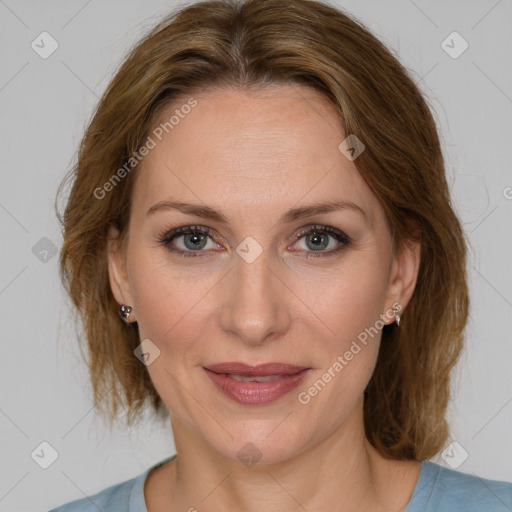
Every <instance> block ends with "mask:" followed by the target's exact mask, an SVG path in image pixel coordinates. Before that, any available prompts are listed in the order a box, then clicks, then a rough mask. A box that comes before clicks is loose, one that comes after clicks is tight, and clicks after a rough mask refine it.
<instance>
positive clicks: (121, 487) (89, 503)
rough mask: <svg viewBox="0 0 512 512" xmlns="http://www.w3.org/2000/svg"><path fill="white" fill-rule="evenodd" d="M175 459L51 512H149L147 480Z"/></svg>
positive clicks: (162, 461)
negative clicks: (145, 498)
mask: <svg viewBox="0 0 512 512" xmlns="http://www.w3.org/2000/svg"><path fill="white" fill-rule="evenodd" d="M174 458H176V455H172V456H170V457H167V458H165V459H163V460H161V461H159V462H157V463H156V464H153V466H151V467H150V468H148V469H147V470H146V471H144V472H143V473H141V474H140V475H138V476H136V477H134V478H131V479H130V480H125V481H124V482H120V483H118V484H115V485H111V486H110V487H107V488H105V489H103V490H102V491H100V492H98V493H96V494H94V495H92V496H87V497H85V498H81V499H78V500H74V501H70V502H69V503H65V504H64V505H61V506H60V507H57V508H54V509H52V510H50V511H49V512H98V511H99V510H101V512H147V508H146V502H145V500H144V483H145V481H146V478H147V476H148V475H149V473H150V472H151V471H153V470H154V469H156V468H158V467H160V466H162V465H164V464H165V463H166V462H169V461H171V460H173V459H174Z"/></svg>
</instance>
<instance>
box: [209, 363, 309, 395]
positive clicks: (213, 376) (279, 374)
mask: <svg viewBox="0 0 512 512" xmlns="http://www.w3.org/2000/svg"><path fill="white" fill-rule="evenodd" d="M203 370H204V371H205V372H206V374H207V376H208V377H209V378H210V380H211V381H212V382H213V384H214V385H215V386H216V388H217V389H218V390H219V391H221V392H222V393H223V394H224V395H225V396H227V397H228V398H230V399H231V400H234V401H236V402H238V403H241V404H247V405H258V404H259V405H261V404H267V403H270V402H274V401H275V400H278V399H279V398H281V397H283V396H284V395H286V394H287V393H289V392H290V391H292V390H293V389H294V388H296V387H297V386H299V384H300V383H301V382H302V380H303V379H304V378H305V377H306V375H307V374H308V373H309V371H310V370H312V369H311V368H310V367H307V366H297V365H292V364H286V363H266V364H260V365H257V366H251V365H248V364H245V363H238V362H230V363H219V364H214V365H208V366H206V367H203Z"/></svg>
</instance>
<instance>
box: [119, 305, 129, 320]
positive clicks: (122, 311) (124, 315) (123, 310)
mask: <svg viewBox="0 0 512 512" xmlns="http://www.w3.org/2000/svg"><path fill="white" fill-rule="evenodd" d="M131 312H132V308H131V307H130V306H127V305H126V304H123V305H121V306H120V307H119V310H118V313H119V317H120V318H121V320H122V321H123V322H125V323H127V324H129V323H131V322H129V321H128V319H129V318H130V313H131Z"/></svg>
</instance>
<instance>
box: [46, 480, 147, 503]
mask: <svg viewBox="0 0 512 512" xmlns="http://www.w3.org/2000/svg"><path fill="white" fill-rule="evenodd" d="M142 476H143V475H140V476H138V477H135V478H132V479H130V480H126V481H124V482H121V483H118V484H115V485H111V486H110V487H107V488H105V489H103V490H102V491H100V492H98V493H96V494H94V495H92V496H87V497H85V498H81V499H77V500H74V501H70V502H69V503H65V504H64V505H61V506H60V507H57V508H55V509H52V510H50V511H49V512H98V510H101V511H102V512H124V511H126V512H128V510H129V506H130V497H131V495H132V490H133V489H134V487H135V484H136V483H137V482H138V481H139V480H140V479H141V477H142ZM141 512H142V511H141Z"/></svg>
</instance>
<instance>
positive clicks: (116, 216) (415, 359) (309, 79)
mask: <svg viewBox="0 0 512 512" xmlns="http://www.w3.org/2000/svg"><path fill="white" fill-rule="evenodd" d="M273 84H296V85H303V86H308V87H313V88H314V89H315V90H317V91H319V92H320V93H321V94H322V95H323V96H324V97H325V98H326V99H328V100H329V101H330V102H331V104H332V105H333V106H334V107H335V108H336V111H337V112H338V113H339V117H340V120H341V122H342V125H343V127H344V130H345V133H346V134H354V135H356V136H357V137H358V138H359V139H360V140H362V141H363V142H364V144H365V146H366V150H365V151H364V152H363V153H362V154H361V155H360V156H359V157H358V158H357V160H355V161H354V164H355V166H356V168H357V170H358V171H359V173H360V175H361V176H362V177H363V179H364V180H365V182H366V183H367V185H368V186H369V188H370V189H371V190H372V192H373V193H374V194H375V195H376V197H377V198H378V200H379V202H380V203H381V205H382V207H383V209H384V211H385V214H386V218H387V222H388V224H389V226H390V228H391V233H392V235H393V241H394V248H395V250H400V249H401V248H402V247H403V245H404V244H405V243H407V242H408V241H410V240H416V241H418V242H419V243H420V245H421V262H420V267H419V275H418V280H417V283H416V288H415V291H414V293H413V295H412V298H411V300H410V302H409V304H408V307H407V309H406V312H405V315H404V317H403V320H402V323H401V325H400V327H399V328H398V329H397V328H396V325H394V324H392V325H386V326H385V327H384V329H383V332H382V342H381V346H380V351H379V354H378V359H377V363H376V367H375V371H374V373H373V375H372V377H371V379H370V381H369V383H368V386H367V388H366V390H365V394H364V426H365V434H366V437H367V439H368V440H369V442H370V443H371V444H372V445H373V446H374V447H375V448H376V449H377V450H378V451H379V453H381V454H382V455H383V456H385V457H387V458H394V459H415V460H424V459H428V458H431V457H432V456H434V455H435V454H436V453H437V452H438V451H439V450H440V449H442V447H443V446H444V443H445V442H446V440H447V437H448V435H449V429H448V424H447V421H446V418H445V415H446V409H447V405H448V401H449V397H450V393H449V384H450V371H451V369H452V368H453V367H454V365H455V364H456V362H457V360H458V358H459V355H460V352H461V349H462V347H463V341H464V329H465V325H466V322H467V317H468V307H469V297H468V288H467V273H466V272H467V271H466V252H467V249H466V240H465V236H464V233H463V230H462V227H461V224H460V221H459V220H458V218H457V216H456V214H455V213H454V210H453V207H452V204H451V199H450V194H449V189H448V186H447V182H446V177H445V168H444V160H443V155H442V151H441V147H440V141H439V135H438V133H437V129H436V123H435V121H434V118H433V116H432V113H431V111H430V109H429V106H428V104H427V102H426V99H425V98H424V97H423V95H422V93H421V92H420V91H419V89H418V87H417V86H416V84H415V83H414V81H413V80H412V78H411V77H410V76H409V74H408V71H407V70H406V68H404V67H403V66H402V65H401V64H400V63H399V61H398V59H397V58H396V57H395V56H394V55H393V54H392V53H391V51H390V50H388V49H387V48H386V47H385V45H384V44H383V43H382V42H380V41H379V40H378V39H377V38H376V37H375V36H374V35H372V34H371V33H370V31H369V30H368V29H367V28H365V27H364V25H363V24H362V23H361V22H359V21H358V20H356V19H354V18H353V17H352V16H351V15H349V14H347V13H344V12H343V11H342V10H340V9H339V8H337V7H334V6H331V5H329V4H328V3H326V2H321V1H314V0H247V1H240V2H238V1H235V0H214V1H201V2H198V3H194V4H191V5H188V6H186V7H181V8H180V9H176V10H175V11H173V12H171V13H170V14H169V15H168V16H167V17H165V18H164V19H163V20H162V21H160V22H159V23H158V24H157V25H156V26H155V27H154V28H152V29H151V30H150V31H149V32H148V33H147V34H146V35H145V36H144V37H143V38H142V40H140V41H139V42H138V43H137V44H136V45H135V46H134V48H133V49H131V50H130V51H129V53H128V55H127V57H126V58H125V60H124V61H123V63H122V64H121V66H120V67H119V69H118V70H117V72H116V73H115V76H114V77H113V79H112V80H111V82H110V84H109V85H108V87H107V89H106V91H105V93H104V94H103V96H102V98H101V99H100V101H99V103H98V104H97V106H96V108H95V111H94V112H93V114H92V118H91V120H90V122H89V124H88V127H87V129H86V131H85V134H84V136H83V139H82V141H81V144H80V147H79V150H78V156H77V160H76V164H75V165H74V166H73V168H72V169H71V170H70V171H69V172H68V173H67V175H66V177H65V178H64V180H63V182H62V183H61V185H60V187H59V190H58V192H57V198H56V210H57V216H58V218H59V221H60V222H61V224H62V227H63V245H62V248H61V252H60V259H59V265H60V267H59V269H60V275H61V279H62V282H63V284H64V286H65V289H66V291H67V293H68V294H69V297H70V298H71V300H72V302H73V304H74V306H75V313H76V315H77V319H78V320H79V321H80V322H81V323H82V326H83V334H84V336H83V337H81V338H80V342H81V343H82V342H84V343H85V344H86V348H87V353H88V361H87V364H88V368H89V373H90V380H91V383H92V388H93V393H94V400H95V402H96V403H97V406H98V409H99V411H100V412H101V413H103V414H104V416H105V417H107V418H108V419H109V420H110V425H112V422H113V420H114V419H115V418H116V416H117V415H118V413H119V411H120V410H124V411H125V413H126V421H127V423H128V425H130V424H131V423H132V422H133V421H134V420H135V419H137V418H139V417H140V413H141V412H142V411H143V410H144V409H145V406H146V405H147V402H149V403H150V404H151V406H152V408H153V412H154V413H156V414H155V416H161V418H164V417H166V416H167V414H168V411H167V409H166V406H165V404H164V403H163V401H162V400H161V398H160V396H159V395H158V393H157V391H156V390H155V388H154V386H153V384H152V382H151V379H150V377H149V374H148V372H147V369H146V367H145V366H144V365H142V364H140V361H139V360H138V359H137V358H136V357H134V353H133V352H134V349H135V348H136V347H137V346H138V345H139V344H140V339H139V333H138V329H137V325H136V324H131V325H126V324H124V323H123V322H121V321H120V319H119V317H118V313H117V309H118V304H117V303H116V301H115V299H114V296H113V294H112V291H111V288H110V285H109V279H108V269H107V261H108V254H107V234H108V229H109V225H110V224H113V225H115V226H116V227H117V228H118V229H119V230H120V231H121V240H122V241H124V240H125V235H126V232H127V229H126V228H127V225H128V220H129V211H130V197H131V191H132V188H133V182H134V179H135V177H136V175H137V166H136V162H135V163H134V162H132V164H133V165H132V167H133V169H130V168H129V169H128V170H127V169H126V162H128V161H130V162H131V160H130V158H133V154H134V153H135V152H137V150H138V149H139V148H140V147H141V146H142V145H143V143H144V140H145V139H146V137H147V136H148V134H149V133H150V130H151V128H152V127H153V126H154V123H155V121H156V119H157V118H158V116H159V115H160V114H161V113H162V112H163V110H164V109H165V108H167V107H168V106H169V105H170V104H171V103H172V102H175V101H176V100H177V98H178V97H186V96H187V95H190V94H192V93H193V92H194V91H200V90H205V89H209V88H213V87H220V88H222V87H235V88H258V87H265V86H268V85H273ZM123 166H124V169H125V171H127V172H125V173H124V174H123V179H119V180H117V182H116V183H115V184H113V185H115V186H111V187H110V186H109V187H108V189H109V190H108V193H103V192H102V193H101V195H102V197H99V195H100V193H99V192H98V190H105V189H106V188H107V187H105V186H104V184H106V183H107V182H109V183H112V177H113V176H114V175H115V174H116V172H117V173H118V174H117V175H118V176H119V172H118V170H120V169H121V168H123ZM109 180H110V181H109ZM66 183H68V184H69V185H70V191H69V197H68V199H67V202H66V204H65V211H64V214H63V215H62V216H61V215H60V213H59V212H58V207H57V199H58V197H59V195H60V194H61V192H62V189H63V187H64V185H65V184H66ZM102 187H103V188H102Z"/></svg>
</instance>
